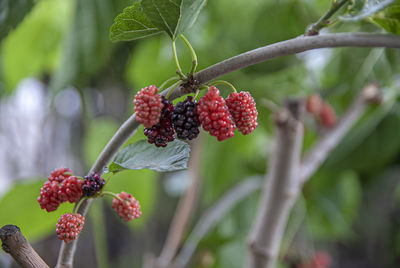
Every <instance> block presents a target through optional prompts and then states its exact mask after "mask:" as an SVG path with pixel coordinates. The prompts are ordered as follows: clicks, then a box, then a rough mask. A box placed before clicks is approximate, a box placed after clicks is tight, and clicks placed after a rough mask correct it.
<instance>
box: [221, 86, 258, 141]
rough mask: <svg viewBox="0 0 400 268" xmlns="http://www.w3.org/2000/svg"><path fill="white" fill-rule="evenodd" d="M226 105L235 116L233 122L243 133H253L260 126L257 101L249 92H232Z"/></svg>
mask: <svg viewBox="0 0 400 268" xmlns="http://www.w3.org/2000/svg"><path fill="white" fill-rule="evenodd" d="M226 105H227V106H228V109H229V112H230V114H231V115H232V117H233V122H235V124H236V126H237V128H238V130H239V131H240V132H241V133H242V134H243V135H248V134H250V133H252V132H253V131H254V129H255V128H256V127H257V126H258V123H257V116H258V112H257V108H256V103H255V101H254V99H253V97H252V96H251V95H250V93H249V92H247V91H242V92H240V93H237V92H232V93H231V94H230V95H229V97H228V98H227V99H226Z"/></svg>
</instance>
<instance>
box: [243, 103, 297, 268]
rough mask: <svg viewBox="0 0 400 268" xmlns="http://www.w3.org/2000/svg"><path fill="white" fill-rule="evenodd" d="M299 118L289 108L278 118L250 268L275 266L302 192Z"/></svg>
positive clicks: (252, 240) (250, 248) (250, 249)
mask: <svg viewBox="0 0 400 268" xmlns="http://www.w3.org/2000/svg"><path fill="white" fill-rule="evenodd" d="M297 107H298V106H297ZM296 117H297V112H295V113H293V112H290V111H289V110H288V109H286V108H284V109H282V110H281V111H279V112H278V114H276V116H275V125H276V130H275V131H276V134H275V149H274V151H273V154H272V155H271V157H270V162H271V163H270V165H269V171H268V174H267V177H266V180H265V184H264V188H263V193H262V197H261V200H260V205H259V208H258V212H257V214H256V215H257V216H256V220H255V222H254V226H253V228H252V231H251V233H250V236H249V244H248V255H249V256H248V259H247V265H246V267H249V268H273V267H275V262H276V259H277V256H278V254H279V247H280V244H281V239H282V236H283V232H284V230H285V226H286V222H287V219H288V217H289V213H290V211H291V209H292V207H293V204H294V202H295V201H296V198H297V195H298V193H299V180H298V173H299V168H300V155H301V148H302V143H303V133H304V128H303V125H302V123H301V122H300V121H299V120H298V119H296Z"/></svg>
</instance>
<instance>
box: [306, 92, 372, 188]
mask: <svg viewBox="0 0 400 268" xmlns="http://www.w3.org/2000/svg"><path fill="white" fill-rule="evenodd" d="M379 98H380V92H379V90H378V87H377V86H376V85H375V84H369V85H367V86H366V87H364V89H363V91H362V93H361V94H360V96H358V98H357V99H356V100H355V101H354V102H353V104H352V105H351V106H350V108H349V109H348V110H347V112H346V113H345V114H344V115H343V116H342V118H341V120H340V121H339V122H338V124H337V125H336V127H335V128H333V129H332V130H331V131H329V132H327V133H326V134H325V135H324V136H323V137H321V138H320V139H319V141H318V142H317V143H316V144H315V145H314V147H313V148H312V149H310V151H309V152H307V154H306V155H305V156H304V157H303V159H302V162H301V172H300V182H301V184H304V183H305V182H306V181H307V180H308V179H309V178H310V177H311V176H312V175H313V174H314V172H315V171H316V170H317V169H318V168H319V167H320V166H321V164H322V163H323V162H324V161H325V159H326V158H327V156H328V155H329V153H330V152H331V151H332V150H333V149H334V148H335V147H336V146H337V145H338V144H339V143H340V141H341V140H342V139H343V137H344V136H345V135H346V134H347V133H348V132H349V130H350V129H351V128H352V127H353V125H354V124H355V123H356V122H357V121H358V119H359V118H360V117H361V115H362V114H363V112H364V110H365V108H366V106H367V105H368V103H371V102H375V101H377V100H379Z"/></svg>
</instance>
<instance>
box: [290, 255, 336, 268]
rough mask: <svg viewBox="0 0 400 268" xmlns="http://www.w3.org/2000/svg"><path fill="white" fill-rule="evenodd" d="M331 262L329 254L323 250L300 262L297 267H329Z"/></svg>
mask: <svg viewBox="0 0 400 268" xmlns="http://www.w3.org/2000/svg"><path fill="white" fill-rule="evenodd" d="M331 263H332V259H331V256H330V255H329V254H328V253H326V252H324V251H319V252H317V253H315V255H314V256H313V257H312V258H311V259H310V260H308V261H307V262H303V263H301V264H300V265H299V266H297V268H329V267H330V266H331Z"/></svg>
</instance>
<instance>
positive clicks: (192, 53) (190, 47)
mask: <svg viewBox="0 0 400 268" xmlns="http://www.w3.org/2000/svg"><path fill="white" fill-rule="evenodd" d="M179 37H180V38H181V39H182V40H183V42H184V43H185V45H186V46H187V48H188V49H189V51H190V56H191V57H192V68H191V69H190V73H189V76H190V75H192V74H194V72H195V71H196V69H197V65H198V61H197V55H196V52H195V51H194V49H193V47H192V45H191V44H190V42H189V40H187V39H186V37H185V36H184V35H183V34H181V35H180V36H179Z"/></svg>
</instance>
